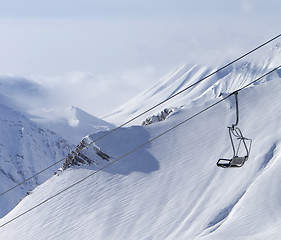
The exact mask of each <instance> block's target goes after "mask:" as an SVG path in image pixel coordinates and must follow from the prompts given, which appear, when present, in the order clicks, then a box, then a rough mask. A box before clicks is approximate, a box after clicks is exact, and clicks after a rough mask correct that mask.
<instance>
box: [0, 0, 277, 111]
mask: <svg viewBox="0 0 281 240" xmlns="http://www.w3.org/2000/svg"><path fill="white" fill-rule="evenodd" d="M280 10H281V1H280V0H275V1H274V0H267V1H265V0H228V1H225V0H212V1H210V0H194V1H190V0H162V1H160V0H143V1H140V0H138V1H134V0H111V1H109V0H47V1H40V0H24V1H23V0H0V53H1V58H0V74H1V75H9V76H11V75H12V76H21V77H25V78H31V79H34V80H36V81H37V82H42V83H43V84H44V85H46V86H48V87H49V88H50V89H53V91H52V94H54V96H56V97H57V98H58V95H59V94H60V95H62V96H63V97H64V101H61V102H63V104H65V105H76V106H78V107H81V108H83V109H85V110H87V111H88V112H90V113H92V114H93V115H96V116H102V115H105V114H107V113H108V112H109V111H111V110H113V108H115V107H117V106H119V105H120V104H122V103H123V102H124V101H127V100H128V99H130V98H131V97H133V96H134V95H136V94H137V93H138V92H140V91H142V90H144V89H146V88H148V87H149V86H151V85H152V84H153V83H154V82H155V81H156V80H158V79H159V78H160V77H161V76H162V75H164V74H165V73H167V72H169V71H170V70H171V69H173V68H174V67H176V66H178V65H180V64H182V63H199V64H210V65H212V66H216V65H218V67H219V66H220V64H222V63H223V62H224V61H225V60H231V59H232V58H234V57H237V56H239V55H240V54H242V53H244V52H245V51H248V50H250V49H252V48H254V47H256V46H257V45H259V44H261V43H262V42H263V41H266V40H268V39H270V38H271V37H274V36H275V35H277V34H280V22H281V14H280ZM54 89H59V91H55V90H54ZM77 90H79V92H77ZM64 94H65V95H64ZM67 95H68V96H67ZM69 95H71V97H69ZM57 98H55V99H57Z"/></svg>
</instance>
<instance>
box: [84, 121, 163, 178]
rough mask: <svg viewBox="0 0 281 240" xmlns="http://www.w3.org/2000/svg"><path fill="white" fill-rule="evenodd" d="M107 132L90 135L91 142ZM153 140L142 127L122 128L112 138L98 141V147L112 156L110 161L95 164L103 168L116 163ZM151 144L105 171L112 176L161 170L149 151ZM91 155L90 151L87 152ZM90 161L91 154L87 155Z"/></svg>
mask: <svg viewBox="0 0 281 240" xmlns="http://www.w3.org/2000/svg"><path fill="white" fill-rule="evenodd" d="M105 133H106V132H99V133H96V134H93V135H90V136H89V138H90V140H94V139H97V138H99V137H100V136H103V135H104V134H105ZM150 139H151V137H150V134H149V133H148V131H147V130H146V129H145V127H141V126H132V127H129V128H120V129H118V130H116V131H115V132H112V133H111V134H110V136H106V137H104V138H102V139H101V140H99V141H97V142H96V143H95V144H96V146H97V147H98V148H99V149H100V150H101V151H102V152H104V153H105V154H107V155H109V156H110V160H109V161H106V160H103V159H101V158H99V159H95V160H94V161H93V163H94V164H95V165H96V166H100V167H103V166H105V165H107V164H109V163H110V162H112V161H115V160H117V159H119V158H121V157H123V156H124V155H126V154H127V153H129V152H131V151H132V150H134V149H136V148H138V147H140V146H141V145H143V144H144V143H146V142H148V141H149V140H150ZM150 144H151V143H148V144H147V145H145V146H143V147H141V148H139V149H138V150H136V151H135V152H133V153H131V154H129V155H128V156H125V157H124V158H122V159H120V160H118V161H117V162H116V163H114V164H112V165H111V166H109V167H106V168H105V169H103V171H105V172H108V173H110V174H121V175H129V174H130V173H132V172H143V173H147V174H149V173H151V172H153V171H157V170H159V169H160V165H159V162H158V160H157V159H156V158H155V157H154V156H152V155H151V154H150V153H149V152H148V151H147V149H148V148H149V147H150ZM87 152H88V153H89V150H88V151H87ZM86 155H87V156H89V158H90V159H92V157H91V156H90V154H86Z"/></svg>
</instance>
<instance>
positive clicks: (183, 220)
mask: <svg viewBox="0 0 281 240" xmlns="http://www.w3.org/2000/svg"><path fill="white" fill-rule="evenodd" d="M272 64H273V63H272V61H271V62H270V61H269V62H268V63H266V64H264V65H262V66H257V65H255V64H240V65H235V66H234V67H232V68H228V69H227V70H225V71H223V72H222V73H220V74H217V75H216V76H214V77H212V78H210V79H208V80H206V81H204V82H202V83H201V84H199V85H197V86H196V87H194V88H192V89H191V90H190V91H188V93H186V94H184V96H183V97H180V98H178V99H176V98H175V99H174V100H173V101H171V102H170V103H169V105H170V106H171V107H178V111H177V112H176V113H174V114H173V115H171V116H170V117H169V118H167V119H166V120H165V121H162V122H159V123H155V124H152V125H149V126H131V127H128V128H121V129H119V130H117V131H115V132H114V133H112V134H110V135H108V136H107V137H105V138H103V139H102V140H100V141H98V142H96V143H95V144H96V145H97V146H98V147H99V148H100V149H101V150H102V151H104V152H105V153H106V154H109V155H110V156H111V157H112V158H113V159H118V158H119V157H121V156H123V155H124V154H126V153H127V152H129V151H131V150H132V149H134V148H136V147H138V146H139V145H141V144H143V143H145V142H147V141H148V140H150V139H152V138H154V137H155V136H158V135H159V134H161V133H163V132H164V131H166V130H167V129H169V128H171V127H173V126H175V125H176V124H178V123H180V122H181V121H183V120H185V119H187V118H189V117H190V116H192V115H193V114H195V113H197V112H198V111H200V110H202V109H203V108H205V107H208V106H210V105H211V104H212V103H214V102H216V101H218V100H219V99H221V97H220V95H221V94H223V95H224V93H229V92H232V91H233V90H235V89H237V88H240V87H242V86H243V85H245V84H246V83H248V82H250V81H252V80H254V79H255V78H256V77H259V76H260V75H261V74H263V73H265V72H267V71H268V70H269V69H271V68H273V67H275V66H273V65H272ZM210 71H211V70H210V69H207V68H201V67H197V66H195V67H192V68H189V67H187V66H183V67H182V68H181V69H180V70H177V71H176V72H172V73H170V74H169V75H167V76H166V77H165V78H163V79H162V80H161V81H159V82H158V83H157V84H156V85H155V86H153V87H152V88H151V89H149V90H148V91H147V92H145V93H142V94H140V95H139V96H138V97H136V98H135V99H134V100H133V101H132V102H131V103H133V104H132V105H129V104H128V105H126V106H123V107H121V108H120V109H119V110H120V111H119V113H116V114H115V117H118V116H119V117H120V119H119V121H123V118H125V117H127V119H128V118H129V117H130V116H132V115H133V114H137V113H139V112H141V111H142V110H143V109H144V108H146V107H147V106H148V104H150V105H151V106H152V105H153V104H154V103H156V102H160V101H161V100H164V99H165V98H167V97H168V96H170V95H171V94H173V93H174V92H175V91H179V90H180V89H182V88H184V86H186V85H189V84H190V83H192V82H195V81H196V79H198V78H200V77H201V76H203V75H205V74H207V73H209V72H210ZM280 75H281V74H280V70H279V71H277V72H275V73H273V74H271V75H270V76H268V77H266V78H265V79H264V80H263V81H260V82H259V83H257V84H255V85H254V86H251V87H249V88H247V89H245V90H243V91H241V92H240V93H239V110H240V121H239V127H240V129H241V130H242V132H243V134H244V135H245V136H246V137H249V138H252V139H253V145H252V150H251V154H250V158H249V160H248V161H247V162H246V163H245V165H244V166H243V167H242V168H239V169H222V168H218V167H217V166H216V162H217V160H218V159H219V158H231V157H232V154H233V153H232V149H231V145H230V140H229V136H228V129H227V126H230V125H231V124H232V123H234V122H235V101H234V97H231V98H228V99H227V100H225V101H223V102H221V103H220V104H218V105H216V106H215V107H214V108H212V109H210V110H208V111H206V112H204V113H203V114H201V115H199V116H198V117H196V118H194V119H192V120H190V121H188V122H186V123H185V124H183V125H181V126H180V127H178V128H176V129H174V130H173V131H171V132H169V133H167V134H165V135H163V136H161V137H160V138H158V139H156V140H155V141H153V142H151V143H149V144H148V145H146V146H145V147H143V148H141V149H139V150H137V151H136V152H134V153H132V154H130V155H129V156H127V157H125V158H124V159H121V160H120V161H118V162H117V163H114V164H113V165H111V166H110V167H108V168H106V169H104V170H103V171H101V172H98V173H97V174H95V175H93V176H92V177H90V178H88V179H86V180H85V181H83V182H81V183H80V184H78V185H76V186H74V187H72V188H70V189H68V190H67V191H65V192H64V193H62V194H60V195H58V196H57V197H55V198H53V199H51V200H50V201H48V202H46V203H44V204H42V205H41V206H39V207H38V208H35V209H33V210H32V211H30V212H28V213H27V214H25V215H23V216H21V217H19V218H18V219H16V220H15V221H13V222H11V223H9V224H7V225H5V226H3V227H2V228H1V231H0V239H18V238H19V236H21V238H22V239H36V240H37V239H60V240H64V239H65V240H68V239H102V240H104V239H109V240H112V239H114V240H115V239H116V240H118V239H120V240H121V239H122V240H123V239H138V240H148V239H177V240H178V239H196V240H203V239H204V240H205V239H208V240H212V239H213V240H220V239H222V240H223V239H235V240H237V239H250V240H251V239H252V240H264V239H273V240H275V239H280V236H281V228H280V225H281V204H280V199H281V188H280V181H281V172H280V167H281V160H280V158H281V142H280V140H281V124H280V123H281V113H280V109H281V101H280V94H281V78H280ZM144 100H145V101H144ZM165 107H167V105H165ZM162 108H164V106H163V107H162ZM155 111H156V110H155ZM151 115H152V114H151ZM108 118H110V117H108ZM127 119H126V120H127ZM144 119H145V117H144ZM142 120H143V119H142ZM140 122H141V121H140ZM101 134H104V132H100V133H96V134H93V135H90V136H88V138H89V139H95V138H97V137H99V136H100V135H101ZM98 161H99V162H96V163H95V164H91V165H81V166H79V167H73V168H70V169H67V170H65V171H63V172H62V173H61V174H59V175H58V176H53V177H52V178H50V179H49V180H48V181H46V182H45V183H43V184H42V185H40V186H38V187H37V188H36V189H35V190H34V191H32V193H31V194H30V195H28V196H27V197H25V198H24V199H23V200H22V201H21V202H20V203H19V204H18V206H17V207H16V208H14V209H13V210H12V211H11V212H10V213H9V214H8V215H6V216H5V217H3V218H2V219H1V220H0V225H2V224H5V223H6V222H7V221H9V220H10V219H13V218H15V217H17V216H18V215H20V214H22V213H23V212H25V211H27V210H29V209H30V208H33V207H34V206H35V205H36V204H39V203H41V202H42V201H44V200H46V199H47V198H49V197H51V196H53V195H55V194H56V193H58V192H60V191H61V190H63V189H65V188H67V187H68V186H70V185H71V184H73V183H74V182H76V181H78V180H80V179H82V178H84V177H85V176H87V175H89V174H91V173H93V171H95V170H98V169H100V168H101V167H102V166H105V164H107V163H108V162H106V161H104V160H102V159H99V160H98Z"/></svg>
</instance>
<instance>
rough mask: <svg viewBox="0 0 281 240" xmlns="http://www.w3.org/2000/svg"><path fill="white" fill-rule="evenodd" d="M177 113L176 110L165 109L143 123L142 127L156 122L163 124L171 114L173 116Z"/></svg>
mask: <svg viewBox="0 0 281 240" xmlns="http://www.w3.org/2000/svg"><path fill="white" fill-rule="evenodd" d="M174 111H175V109H174V108H165V109H164V110H163V111H161V112H160V113H159V114H157V115H153V116H152V117H149V118H147V119H145V121H143V122H142V124H141V125H142V126H147V125H150V124H152V123H155V122H161V121H164V120H165V119H166V118H167V117H168V116H169V115H170V114H172V113H173V112H174Z"/></svg>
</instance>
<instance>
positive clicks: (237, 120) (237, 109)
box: [232, 91, 239, 128]
mask: <svg viewBox="0 0 281 240" xmlns="http://www.w3.org/2000/svg"><path fill="white" fill-rule="evenodd" d="M234 95H235V103H236V123H235V124H233V125H232V128H235V127H236V126H237V125H238V122H239V106H238V91H235V92H234Z"/></svg>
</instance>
